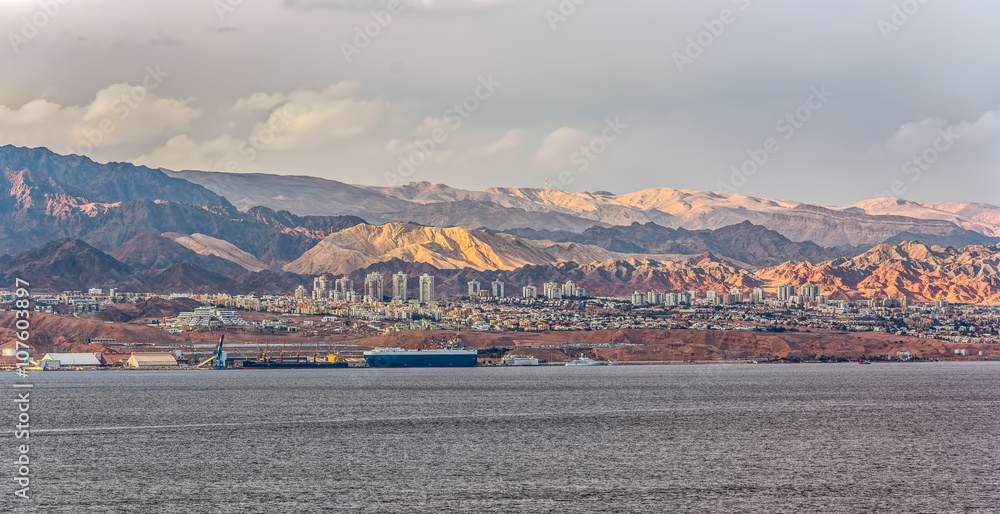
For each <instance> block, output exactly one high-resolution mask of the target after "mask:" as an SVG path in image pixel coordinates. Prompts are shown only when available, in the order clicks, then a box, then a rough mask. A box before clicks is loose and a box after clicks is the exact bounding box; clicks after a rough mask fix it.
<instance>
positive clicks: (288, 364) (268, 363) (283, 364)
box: [243, 359, 350, 369]
mask: <svg viewBox="0 0 1000 514" xmlns="http://www.w3.org/2000/svg"><path fill="white" fill-rule="evenodd" d="M348 367H350V365H349V364H347V363H346V362H324V361H316V362H312V361H300V362H296V361H280V360H274V359H268V360H262V361H256V360H248V361H244V362H243V369H342V368H348Z"/></svg>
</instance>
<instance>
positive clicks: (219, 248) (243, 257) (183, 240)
mask: <svg viewBox="0 0 1000 514" xmlns="http://www.w3.org/2000/svg"><path fill="white" fill-rule="evenodd" d="M161 235H162V236H163V237H165V238H167V239H170V240H171V241H173V242H175V243H177V244H179V245H181V246H183V247H184V248H187V249H189V250H191V251H193V252H195V253H197V254H198V255H210V256H214V257H218V258H220V259H223V260H226V261H229V262H232V263H233V264H236V265H239V266H240V267H242V268H243V269H245V270H247V271H264V270H266V269H267V265H266V264H264V263H263V262H260V260H258V259H257V258H256V257H254V256H253V255H252V254H250V253H247V252H244V251H243V250H240V249H239V248H238V247H237V246H236V245H234V244H232V243H230V242H229V241H224V240H222V239H217V238H214V237H212V236H206V235H205V234H190V235H188V234H178V233H176V232H164V233H163V234H161Z"/></svg>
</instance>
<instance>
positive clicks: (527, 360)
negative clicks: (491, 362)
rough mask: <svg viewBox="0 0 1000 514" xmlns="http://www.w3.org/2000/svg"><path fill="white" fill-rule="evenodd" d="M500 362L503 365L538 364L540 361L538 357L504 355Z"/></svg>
mask: <svg viewBox="0 0 1000 514" xmlns="http://www.w3.org/2000/svg"><path fill="white" fill-rule="evenodd" d="M500 364H501V365H503V366H538V365H540V364H541V363H540V362H539V360H538V359H536V358H534V357H528V356H527V355H504V357H503V359H501V360H500Z"/></svg>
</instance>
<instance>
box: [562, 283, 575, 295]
mask: <svg viewBox="0 0 1000 514" xmlns="http://www.w3.org/2000/svg"><path fill="white" fill-rule="evenodd" d="M562 295H563V296H564V297H566V298H572V297H573V296H576V284H574V283H573V281H572V280H567V281H566V283H565V284H563V286H562Z"/></svg>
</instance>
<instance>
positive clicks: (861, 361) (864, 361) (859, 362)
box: [858, 360, 872, 364]
mask: <svg viewBox="0 0 1000 514" xmlns="http://www.w3.org/2000/svg"><path fill="white" fill-rule="evenodd" d="M871 363H872V361H866V360H859V361H858V364H871Z"/></svg>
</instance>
